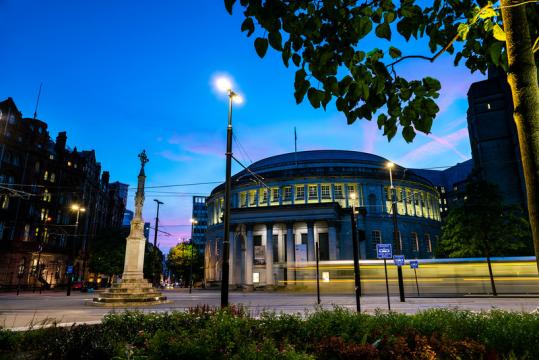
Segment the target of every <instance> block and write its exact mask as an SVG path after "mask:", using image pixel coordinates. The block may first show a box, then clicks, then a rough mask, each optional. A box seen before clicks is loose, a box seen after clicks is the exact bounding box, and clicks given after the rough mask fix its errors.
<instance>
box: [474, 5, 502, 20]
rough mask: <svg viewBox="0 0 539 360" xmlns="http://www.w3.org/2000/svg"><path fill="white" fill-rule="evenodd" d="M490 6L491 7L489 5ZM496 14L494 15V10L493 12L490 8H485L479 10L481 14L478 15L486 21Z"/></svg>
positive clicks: (495, 14)
mask: <svg viewBox="0 0 539 360" xmlns="http://www.w3.org/2000/svg"><path fill="white" fill-rule="evenodd" d="M491 6H492V5H491ZM497 15H498V14H497V13H496V10H494V9H493V8H492V7H486V8H483V9H482V10H481V13H480V14H479V17H480V18H481V19H488V18H491V17H495V16H497Z"/></svg>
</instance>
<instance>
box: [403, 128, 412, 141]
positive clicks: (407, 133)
mask: <svg viewBox="0 0 539 360" xmlns="http://www.w3.org/2000/svg"><path fill="white" fill-rule="evenodd" d="M402 137H403V138H404V140H405V141H406V142H407V143H411V142H412V141H413V140H414V138H415V130H414V128H413V127H412V126H405V127H404V128H403V129H402Z"/></svg>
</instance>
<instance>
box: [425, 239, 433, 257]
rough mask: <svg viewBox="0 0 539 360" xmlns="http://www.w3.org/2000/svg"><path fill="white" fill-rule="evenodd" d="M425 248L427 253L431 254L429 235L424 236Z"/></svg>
mask: <svg viewBox="0 0 539 360" xmlns="http://www.w3.org/2000/svg"><path fill="white" fill-rule="evenodd" d="M425 248H426V249H427V251H428V252H429V253H431V252H432V242H431V241H430V234H425Z"/></svg>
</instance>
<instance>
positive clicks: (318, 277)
mask: <svg viewBox="0 0 539 360" xmlns="http://www.w3.org/2000/svg"><path fill="white" fill-rule="evenodd" d="M319 262H320V246H319V244H318V241H317V242H316V299H317V301H318V305H320V268H319Z"/></svg>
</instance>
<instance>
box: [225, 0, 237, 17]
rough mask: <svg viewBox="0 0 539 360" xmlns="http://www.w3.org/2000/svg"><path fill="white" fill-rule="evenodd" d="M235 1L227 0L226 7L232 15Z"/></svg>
mask: <svg viewBox="0 0 539 360" xmlns="http://www.w3.org/2000/svg"><path fill="white" fill-rule="evenodd" d="M235 2H236V0H225V8H226V11H228V13H229V14H230V15H232V7H233V6H234V3H235Z"/></svg>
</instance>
